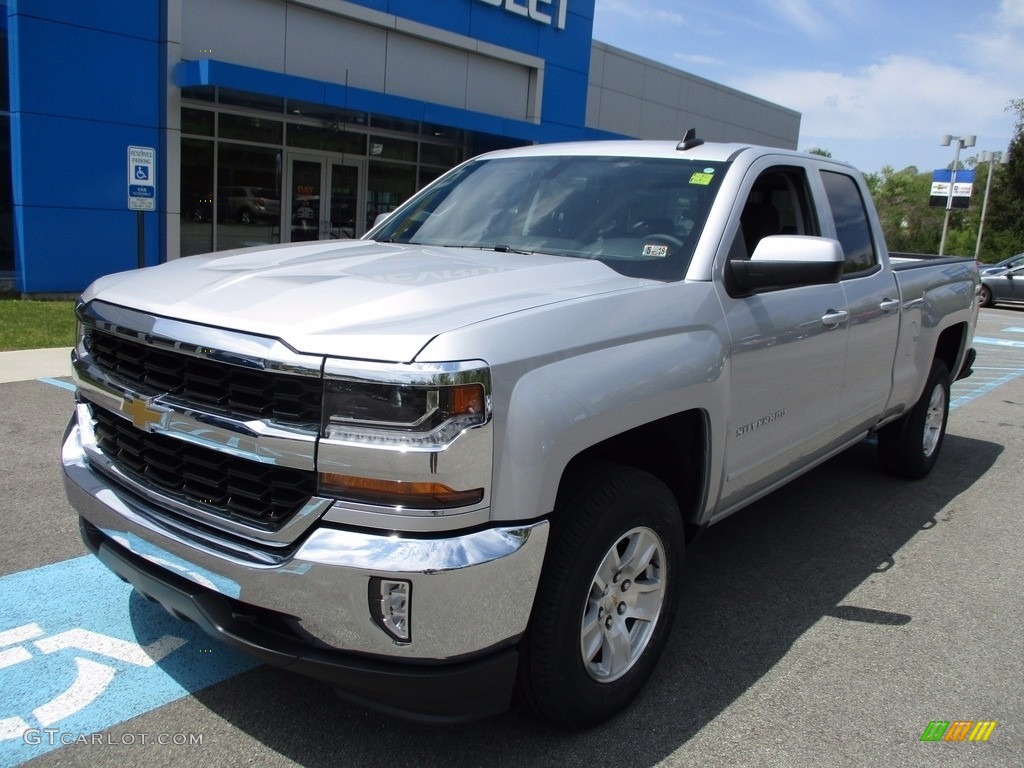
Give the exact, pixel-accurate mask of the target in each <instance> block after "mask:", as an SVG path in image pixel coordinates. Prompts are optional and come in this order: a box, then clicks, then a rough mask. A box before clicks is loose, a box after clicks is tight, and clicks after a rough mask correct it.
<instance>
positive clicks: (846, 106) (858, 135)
mask: <svg viewBox="0 0 1024 768" xmlns="http://www.w3.org/2000/svg"><path fill="white" fill-rule="evenodd" d="M740 88H742V89H743V90H745V91H748V92H749V93H753V94H755V95H757V96H761V97H762V98H765V99H768V100H769V101H774V102H776V103H778V104H782V105H785V106H787V107H791V108H792V109H796V110H797V111H799V112H801V113H802V114H803V120H802V123H801V133H802V134H804V135H811V136H814V137H816V138H818V139H819V140H826V141H827V140H828V139H829V138H838V139H877V140H884V139H886V138H890V137H897V136H898V137H899V138H901V139H906V138H909V137H914V136H920V137H929V138H931V137H932V135H933V134H934V135H935V136H938V135H940V134H943V133H957V132H958V131H961V130H963V131H968V130H971V131H972V132H975V133H977V132H981V131H982V130H984V129H985V128H987V127H989V126H993V125H994V124H996V123H999V124H1000V125H1001V124H1002V123H1003V122H1005V120H1004V119H1003V114H1002V112H1003V107H1004V106H1005V105H1006V103H1007V101H1008V100H1009V99H1010V98H1013V96H1014V94H1013V92H1012V90H1010V89H1007V88H1005V87H1001V86H1000V85H999V84H996V83H991V82H988V81H987V80H986V79H985V78H983V77H981V76H978V75H973V74H970V73H967V72H964V71H961V70H959V69H956V68H954V67H950V66H943V65H937V64H935V63H934V62H931V61H927V60H925V59H921V58H916V57H911V56H890V57H888V58H886V59H884V60H883V61H882V62H880V63H878V64H875V65H872V66H869V67H865V68H862V69H860V70H856V71H854V72H853V73H851V74H840V73H837V72H821V71H818V72H800V71H783V72H772V73H767V74H764V75H761V76H756V77H753V78H747V79H746V80H745V81H744V82H742V83H741V84H740Z"/></svg>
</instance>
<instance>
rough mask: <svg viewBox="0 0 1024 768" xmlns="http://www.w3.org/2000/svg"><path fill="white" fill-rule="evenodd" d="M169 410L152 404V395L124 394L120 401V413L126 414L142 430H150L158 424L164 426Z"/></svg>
mask: <svg viewBox="0 0 1024 768" xmlns="http://www.w3.org/2000/svg"><path fill="white" fill-rule="evenodd" d="M170 412H171V411H170V409H169V408H161V407H160V406H158V405H154V404H153V398H152V397H141V396H136V395H130V394H126V395H125V396H124V402H122V403H121V413H124V414H127V415H128V417H129V418H130V419H131V420H132V424H134V425H135V427H136V428H137V429H141V430H142V431H143V432H152V431H153V429H154V428H155V427H158V426H159V427H166V426H167V415H168V414H169V413H170Z"/></svg>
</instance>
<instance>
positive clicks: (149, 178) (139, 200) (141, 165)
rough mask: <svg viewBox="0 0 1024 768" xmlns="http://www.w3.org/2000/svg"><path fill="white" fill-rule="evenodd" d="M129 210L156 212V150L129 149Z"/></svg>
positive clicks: (151, 148)
mask: <svg viewBox="0 0 1024 768" xmlns="http://www.w3.org/2000/svg"><path fill="white" fill-rule="evenodd" d="M128 210H130V211H155V210H156V150H155V149H153V147H128Z"/></svg>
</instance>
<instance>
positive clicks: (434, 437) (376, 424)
mask: <svg viewBox="0 0 1024 768" xmlns="http://www.w3.org/2000/svg"><path fill="white" fill-rule="evenodd" d="M490 392H491V381H490V371H489V369H488V368H487V366H486V365H484V364H483V363H481V362H479V361H476V362H472V363H449V364H423V365H408V366H383V365H381V366H376V365H373V366H371V365H367V366H366V367H365V368H363V367H360V369H359V370H353V369H351V368H348V367H343V364H342V361H332V360H328V361H327V364H326V366H325V369H324V409H323V422H322V430H321V435H322V437H323V438H324V441H325V444H324V446H323V447H322V448H323V449H329V447H330V445H336V446H353V447H356V446H364V447H368V448H378V449H383V450H386V451H395V452H398V453H399V454H402V455H406V456H409V457H410V458H411V456H412V455H415V454H419V455H421V456H424V464H423V469H427V467H428V466H429V467H430V468H431V471H430V472H428V473H426V474H424V473H402V472H396V471H395V466H394V465H392V464H389V463H388V462H386V461H385V462H383V463H375V462H377V460H376V459H369V457H368V462H367V463H365V464H364V463H363V462H359V466H353V464H350V463H345V462H333V466H330V465H329V464H328V466H330V468H329V469H328V468H324V469H321V471H320V474H319V481H320V490H321V492H323V493H326V494H327V495H331V496H335V497H337V498H342V499H348V500H352V501H361V502H365V503H370V504H376V505H384V506H394V507H406V508H410V509H446V508H448V509H450V508H455V507H466V506H471V505H473V504H477V503H479V502H480V501H481V500H482V499H483V497H484V489H483V488H482V487H480V486H479V485H477V484H476V483H473V484H472V485H468V484H467V485H463V484H462V483H461V482H453V483H452V484H451V485H448V484H446V482H448V481H447V480H446V479H445V478H444V477H441V476H438V475H437V474H435V471H436V462H437V458H436V456H437V453H438V452H442V451H445V450H446V449H447V447H448V446H450V445H451V443H453V442H454V441H455V440H456V439H458V437H459V436H460V435H461V434H463V433H464V432H465V431H466V430H469V429H472V428H474V427H479V426H482V425H484V424H486V423H487V422H488V421H489V419H490ZM427 454H429V457H428V456H427ZM428 458H429V462H428V461H427V459H428ZM370 466H374V467H375V468H376V471H373V470H369V467H370ZM405 466H406V467H408V466H410V465H409V464H406V465H405ZM385 467H386V468H385ZM368 470H369V471H368ZM461 479H463V480H465V479H466V478H465V477H462V478H461ZM453 486H454V487H453Z"/></svg>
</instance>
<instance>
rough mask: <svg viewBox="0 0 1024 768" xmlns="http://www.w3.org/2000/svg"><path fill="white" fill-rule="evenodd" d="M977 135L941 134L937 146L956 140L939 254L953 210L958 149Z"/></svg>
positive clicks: (972, 140) (941, 253) (947, 144)
mask: <svg viewBox="0 0 1024 768" xmlns="http://www.w3.org/2000/svg"><path fill="white" fill-rule="evenodd" d="M976 139H977V136H950V135H949V134H948V133H947V134H944V135H943V136H942V140H941V142H940V143H939V146H943V147H948V146H949V145H950V144H951V143H953V142H954V141H955V142H956V154H955V155H954V156H953V173H952V174H951V175H950V178H949V194H948V195H946V215H945V217H944V218H943V219H942V240H940V241H939V256H942V255H943V254H944V253H945V252H946V232H948V231H949V214H950V211H952V210H953V187H954V186H955V185H956V172H957V169H958V166H959V165H960V150H961V149H962V148H964V147H973V146H974V142H975V140H976Z"/></svg>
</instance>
